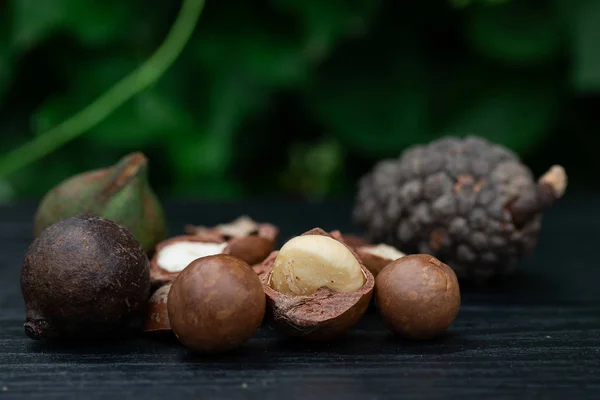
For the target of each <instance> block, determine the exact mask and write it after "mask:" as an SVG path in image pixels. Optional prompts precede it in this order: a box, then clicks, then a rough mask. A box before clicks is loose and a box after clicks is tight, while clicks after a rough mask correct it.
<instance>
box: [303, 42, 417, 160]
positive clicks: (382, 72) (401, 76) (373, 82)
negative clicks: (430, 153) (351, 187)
mask: <svg viewBox="0 0 600 400" xmlns="http://www.w3.org/2000/svg"><path fill="white" fill-rule="evenodd" d="M364 45H365V46H367V47H369V44H368V43H366V44H364ZM397 45H398V47H399V48H396V49H395V50H394V51H395V53H396V55H397V56H394V55H393V53H389V52H388V53H384V52H380V51H378V50H377V49H372V50H366V51H365V50H361V49H358V48H352V49H351V50H349V51H347V52H346V53H345V56H343V55H341V56H339V57H337V59H335V60H334V61H332V62H331V63H328V64H327V65H326V67H325V70H324V72H323V73H322V75H321V76H320V79H319V81H318V82H317V84H316V85H315V87H314V88H312V90H310V92H309V98H308V101H307V102H308V104H310V105H311V106H312V107H313V109H314V110H315V112H316V113H317V115H318V116H319V118H320V119H321V120H322V121H323V122H324V123H325V125H326V128H327V129H328V130H329V131H330V132H331V133H332V134H334V135H335V136H336V137H338V138H339V139H340V141H341V142H342V144H345V145H346V146H348V147H349V148H350V149H352V150H354V151H356V152H360V153H362V154H366V155H369V156H373V157H382V156H389V155H396V154H397V153H398V152H399V151H400V150H401V149H403V148H404V147H405V146H407V145H409V144H412V143H414V142H416V141H419V140H422V139H423V136H426V133H427V124H426V123H427V107H428V105H427V103H428V88H427V86H426V77H425V76H424V68H423V67H422V65H421V64H420V61H419V55H418V54H417V53H416V52H415V51H414V50H413V49H412V48H411V46H408V47H404V48H402V47H401V46H402V45H401V44H399V43H398V44H397Z"/></svg>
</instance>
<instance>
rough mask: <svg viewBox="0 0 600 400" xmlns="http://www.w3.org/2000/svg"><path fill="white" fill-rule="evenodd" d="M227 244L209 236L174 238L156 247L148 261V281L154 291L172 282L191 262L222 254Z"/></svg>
mask: <svg viewBox="0 0 600 400" xmlns="http://www.w3.org/2000/svg"><path fill="white" fill-rule="evenodd" d="M226 247H227V242H225V241H224V240H223V239H221V238H219V237H216V236H214V235H210V234H202V235H196V236H189V235H188V236H175V237H173V238H170V239H167V240H165V241H163V242H160V243H159V244H158V245H157V246H156V251H155V253H154V257H152V260H151V261H150V281H151V283H152V287H153V289H154V290H156V289H157V288H159V287H161V286H163V285H165V284H166V283H169V282H172V281H173V280H174V279H175V278H177V275H179V273H180V272H181V271H183V269H184V268H185V267H187V266H188V265H189V264H190V263H191V262H192V261H194V260H196V259H198V258H202V257H206V256H212V255H215V254H224V253H225V250H226Z"/></svg>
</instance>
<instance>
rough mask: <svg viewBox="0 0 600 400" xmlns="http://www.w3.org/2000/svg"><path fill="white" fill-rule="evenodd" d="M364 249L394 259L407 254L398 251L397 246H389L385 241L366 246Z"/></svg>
mask: <svg viewBox="0 0 600 400" xmlns="http://www.w3.org/2000/svg"><path fill="white" fill-rule="evenodd" d="M363 251H366V252H367V253H370V254H373V255H376V256H379V257H381V258H385V259H386V260H392V261H395V260H397V259H399V258H402V257H404V256H405V255H406V254H404V253H402V252H400V251H398V250H397V249H396V248H395V247H392V246H389V245H387V244H385V243H381V244H378V245H377V246H364V247H363Z"/></svg>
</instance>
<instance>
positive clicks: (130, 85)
mask: <svg viewBox="0 0 600 400" xmlns="http://www.w3.org/2000/svg"><path fill="white" fill-rule="evenodd" d="M204 3H205V0H183V4H182V5H181V9H180V10H179V13H178V14H177V18H176V19H175V22H174V23H173V26H172V27H171V31H170V32H169V34H168V35H167V37H166V38H165V40H164V42H163V43H162V44H161V46H160V47H159V48H158V49H157V50H156V52H155V53H154V54H153V55H152V56H151V57H150V58H149V59H148V60H146V62H145V63H144V64H142V65H140V66H139V67H138V68H137V69H135V70H134V71H132V72H131V73H130V74H129V75H127V76H126V77H125V78H123V79H122V80H120V81H119V82H117V83H116V84H115V85H114V86H113V87H111V88H110V89H109V90H107V91H106V92H105V93H104V94H102V95H101V96H100V97H98V98H97V99H96V100H95V101H94V102H92V103H91V104H90V105H88V106H87V107H86V108H84V109H83V110H81V111H79V112H78V113H77V114H75V115H73V116H72V117H70V118H69V119H67V120H66V121H64V122H62V123H61V124H59V125H57V126H55V127H54V128H52V129H50V130H48V131H46V132H44V133H43V134H41V135H40V136H38V137H37V138H35V139H33V140H32V141H30V142H28V143H26V144H24V145H23V146H21V147H19V148H17V149H15V150H13V151H11V152H10V153H8V154H6V155H4V156H2V157H1V158H0V178H3V177H6V176H8V175H10V174H11V173H13V172H15V171H17V170H19V169H20V168H23V167H24V166H26V165H27V164H29V163H32V162H34V161H36V160H38V159H40V158H42V157H44V156H45V155H47V154H49V153H51V152H52V151H54V150H56V149H58V148H59V147H60V146H62V145H64V144H66V143H67V142H69V141H71V140H73V139H75V138H76V137H77V136H79V135H81V134H83V133H84V132H86V131H87V130H89V129H91V128H93V127H94V126H95V125H97V124H98V123H100V122H102V120H104V119H105V118H106V117H107V116H109V115H110V114H111V113H112V112H114V111H115V110H116V109H117V108H119V107H120V106H122V105H123V104H124V103H125V102H126V101H127V100H129V99H131V98H132V97H133V96H135V95H136V94H138V93H139V92H141V91H142V90H144V89H145V88H147V87H148V86H150V85H151V84H153V83H154V82H156V81H157V80H158V79H159V78H160V77H161V76H162V75H163V74H164V73H165V71H166V70H167V68H169V66H170V65H171V64H173V62H174V61H175V60H176V59H177V56H178V55H179V54H180V53H181V51H182V50H183V48H184V47H185V45H186V43H187V42H188V40H189V39H190V37H191V36H192V33H193V32H194V28H195V27H196V23H197V21H198V19H199V18H200V14H202V9H203V8H204Z"/></svg>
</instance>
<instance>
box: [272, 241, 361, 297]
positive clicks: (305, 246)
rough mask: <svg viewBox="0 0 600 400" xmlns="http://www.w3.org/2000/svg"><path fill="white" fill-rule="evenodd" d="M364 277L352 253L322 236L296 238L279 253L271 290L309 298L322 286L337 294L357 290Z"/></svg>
mask: <svg viewBox="0 0 600 400" xmlns="http://www.w3.org/2000/svg"><path fill="white" fill-rule="evenodd" d="M364 282H365V277H364V274H363V272H362V269H361V267H360V264H359V262H358V260H357V259H356V257H355V256H354V254H352V252H351V251H350V250H348V248H347V247H346V246H344V245H343V244H342V243H340V242H338V241H337V240H335V239H332V238H330V237H327V236H321V235H304V236H298V237H295V238H293V239H291V240H290V241H289V242H287V243H286V244H285V245H284V246H283V247H282V248H281V250H280V251H279V254H278V255H277V258H276V259H275V263H274V265H273V274H272V277H271V287H272V288H273V289H275V290H277V291H278V292H281V293H285V294H294V295H310V294H312V293H314V292H315V291H317V289H319V288H321V287H327V288H329V289H331V290H333V291H336V292H353V291H355V290H358V289H360V288H361V287H362V286H363V285H364Z"/></svg>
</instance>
